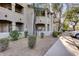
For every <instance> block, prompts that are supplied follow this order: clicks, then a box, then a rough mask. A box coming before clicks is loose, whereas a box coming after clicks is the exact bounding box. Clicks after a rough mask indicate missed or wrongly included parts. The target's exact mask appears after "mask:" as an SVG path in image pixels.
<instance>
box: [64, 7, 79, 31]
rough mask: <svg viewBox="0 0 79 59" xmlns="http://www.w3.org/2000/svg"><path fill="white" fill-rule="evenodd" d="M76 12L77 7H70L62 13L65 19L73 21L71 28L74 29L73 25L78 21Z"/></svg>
mask: <svg viewBox="0 0 79 59" xmlns="http://www.w3.org/2000/svg"><path fill="white" fill-rule="evenodd" d="M78 13H79V7H74V8H71V9H69V10H67V11H66V12H65V14H64V15H65V19H68V20H69V22H73V23H74V25H72V26H73V30H75V26H76V25H77V23H78V22H79V18H78Z"/></svg>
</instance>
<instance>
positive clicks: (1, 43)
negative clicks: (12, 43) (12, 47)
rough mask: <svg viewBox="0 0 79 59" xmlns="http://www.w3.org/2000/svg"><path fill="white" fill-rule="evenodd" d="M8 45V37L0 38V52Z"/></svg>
mask: <svg viewBox="0 0 79 59" xmlns="http://www.w3.org/2000/svg"><path fill="white" fill-rule="evenodd" d="M8 45H9V39H7V38H2V39H0V52H2V51H5V50H6V49H7V47H8Z"/></svg>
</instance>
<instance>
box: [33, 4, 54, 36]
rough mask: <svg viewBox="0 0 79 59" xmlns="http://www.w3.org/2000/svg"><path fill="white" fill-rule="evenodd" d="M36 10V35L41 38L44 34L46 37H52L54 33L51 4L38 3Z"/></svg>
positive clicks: (35, 6)
mask: <svg viewBox="0 0 79 59" xmlns="http://www.w3.org/2000/svg"><path fill="white" fill-rule="evenodd" d="M34 8H35V12H34V13H35V27H36V30H35V31H36V33H37V35H39V36H40V34H41V33H44V35H45V36H48V35H51V34H52V32H53V16H52V12H51V11H50V9H51V8H50V4H48V3H36V4H35V5H34Z"/></svg>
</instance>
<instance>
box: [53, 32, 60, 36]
mask: <svg viewBox="0 0 79 59" xmlns="http://www.w3.org/2000/svg"><path fill="white" fill-rule="evenodd" d="M59 34H60V32H56V31H55V32H53V33H52V35H53V37H58V35H59Z"/></svg>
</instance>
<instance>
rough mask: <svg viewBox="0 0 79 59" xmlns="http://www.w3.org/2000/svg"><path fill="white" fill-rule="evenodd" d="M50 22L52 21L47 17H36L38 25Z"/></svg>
mask: <svg viewBox="0 0 79 59" xmlns="http://www.w3.org/2000/svg"><path fill="white" fill-rule="evenodd" d="M48 22H50V19H49V18H48V17H45V16H37V17H36V24H46V23H48Z"/></svg>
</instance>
